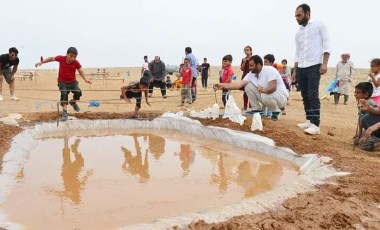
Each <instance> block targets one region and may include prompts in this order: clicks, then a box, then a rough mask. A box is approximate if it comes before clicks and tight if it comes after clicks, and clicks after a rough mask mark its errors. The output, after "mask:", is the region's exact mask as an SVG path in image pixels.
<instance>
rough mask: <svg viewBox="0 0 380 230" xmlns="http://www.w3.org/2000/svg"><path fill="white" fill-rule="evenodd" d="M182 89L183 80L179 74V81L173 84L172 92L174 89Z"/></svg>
mask: <svg viewBox="0 0 380 230" xmlns="http://www.w3.org/2000/svg"><path fill="white" fill-rule="evenodd" d="M180 88H182V78H181V74H177V80H175V81H174V82H173V85H172V88H171V90H173V89H175V90H178V89H180Z"/></svg>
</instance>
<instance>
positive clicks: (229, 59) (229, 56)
mask: <svg viewBox="0 0 380 230" xmlns="http://www.w3.org/2000/svg"><path fill="white" fill-rule="evenodd" d="M222 60H223V61H224V60H227V61H229V62H232V60H233V59H232V55H231V54H227V55H226V56H224V57H223V59H222Z"/></svg>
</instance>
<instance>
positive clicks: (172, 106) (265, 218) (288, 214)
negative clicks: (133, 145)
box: [0, 68, 380, 229]
mask: <svg viewBox="0 0 380 230" xmlns="http://www.w3.org/2000/svg"><path fill="white" fill-rule="evenodd" d="M106 71H107V72H109V73H110V75H112V76H116V77H115V78H116V80H107V81H106V80H104V79H102V78H99V79H94V81H93V84H92V85H91V86H89V85H86V84H85V83H84V82H83V81H82V80H81V79H79V82H80V86H81V88H82V90H83V91H84V92H83V97H82V100H81V103H80V104H79V105H80V106H81V112H80V113H74V112H73V110H72V109H71V108H69V113H70V115H72V116H75V117H77V118H78V119H113V118H130V117H131V116H132V113H131V112H132V111H133V109H134V104H126V103H125V102H123V101H120V100H119V99H118V98H119V94H120V92H119V89H120V86H121V85H122V84H123V79H124V77H123V76H125V78H126V82H127V81H130V80H135V79H138V77H139V71H140V69H139V68H110V69H106ZM127 71H129V77H128V76H127V74H126V73H127ZM217 71H218V70H217V69H216V68H213V69H212V76H211V77H210V82H211V83H213V82H216V79H217ZM235 71H236V73H237V75H238V76H240V75H241V74H240V71H238V70H237V68H235ZM85 72H86V73H96V72H97V69H86V70H85ZM118 73H119V75H118ZM365 73H367V70H359V71H357V72H356V74H355V80H354V82H353V83H352V86H354V85H355V84H356V83H357V82H360V81H363V80H365V79H366V76H365ZM333 74H334V69H330V70H329V72H328V74H327V75H325V76H323V77H322V80H321V88H320V89H321V93H320V94H321V95H323V93H324V88H325V87H326V85H327V84H328V83H329V81H330V80H331V79H332V78H333V77H332V76H333ZM38 75H39V76H38V77H37V81H31V80H29V79H26V80H22V81H21V80H20V79H17V80H16V94H17V96H18V97H20V99H21V100H20V101H18V102H15V101H10V99H9V92H8V90H7V88H6V87H7V85H3V88H4V95H5V100H4V101H1V102H0V113H1V115H0V116H6V115H7V114H8V113H22V114H23V118H22V119H21V120H20V124H21V127H14V126H8V125H0V129H1V135H0V162H1V161H2V158H3V156H4V154H5V153H6V151H7V149H8V148H9V144H10V142H11V141H12V138H13V137H14V136H15V135H17V134H18V133H19V132H20V131H21V130H22V129H23V128H26V127H30V126H32V125H33V124H35V123H37V122H42V121H55V120H56V119H57V112H56V111H57V106H56V104H57V99H59V92H58V90H57V86H56V80H55V75H56V71H55V70H39V71H38ZM173 78H174V77H173ZM200 85H201V83H200V82H199V81H198V86H200ZM199 88H200V87H199ZM351 92H352V95H351V96H350V100H349V105H347V106H343V105H342V104H343V98H341V104H340V105H338V106H335V105H333V99H332V98H330V100H323V101H322V112H321V113H322V123H321V135H318V136H309V135H306V134H304V133H303V131H302V130H300V129H299V128H297V127H296V124H297V123H300V122H303V121H304V119H305V118H304V112H303V106H302V100H301V96H300V94H299V92H291V98H290V105H289V106H288V107H287V109H286V110H287V115H284V116H281V118H280V120H279V121H277V122H275V121H271V120H268V119H264V120H263V123H264V131H263V132H258V134H260V135H263V136H267V137H270V138H272V139H273V140H274V141H275V142H276V143H277V145H278V146H286V147H289V148H291V149H293V150H294V151H295V152H297V153H299V154H306V153H318V154H320V155H324V156H328V157H331V158H332V159H333V161H332V164H333V165H334V167H336V168H337V169H339V170H342V171H347V172H351V173H352V174H351V175H349V176H344V177H336V178H331V179H329V180H328V183H327V184H325V185H322V186H318V187H317V191H316V192H310V193H307V194H300V195H299V196H298V197H297V198H293V199H289V200H287V201H286V202H285V203H284V204H282V205H281V206H280V207H278V209H277V210H268V212H266V213H263V214H260V215H245V216H239V217H235V218H232V219H230V220H228V221H226V222H223V223H215V224H206V223H205V222H203V221H199V222H196V223H193V224H191V225H190V226H189V228H190V229H380V176H379V175H380V155H379V153H378V152H375V153H370V152H364V151H362V150H360V149H358V148H356V149H355V150H353V146H352V140H351V139H352V137H353V136H354V134H355V130H356V123H357V115H356V114H357V109H356V102H355V99H354V97H353V87H352V90H351ZM233 96H234V97H235V100H236V101H237V103H238V105H239V106H240V107H242V92H241V91H235V92H233ZM92 100H96V101H99V102H100V103H101V106H99V107H87V103H88V102H89V101H92ZM217 100H218V102H219V104H220V105H221V93H220V92H218V93H217ZM150 101H151V104H152V106H151V107H148V106H146V104H143V105H142V106H143V108H142V111H141V116H142V117H143V118H154V117H156V116H158V115H160V114H162V113H163V112H165V111H171V112H177V111H180V110H181V109H182V108H180V107H178V105H179V101H180V96H179V92H178V91H168V98H167V99H163V98H162V97H161V96H160V92H159V91H158V90H156V91H155V92H154V96H153V98H151V99H150ZM213 103H215V97H214V92H213V90H212V89H211V88H209V89H207V90H206V91H203V90H199V97H198V99H197V101H196V102H195V103H194V104H193V106H192V108H193V109H195V110H197V111H199V110H200V109H204V108H206V107H208V106H211V105H212V104H213ZM185 109H187V108H185ZM199 120H200V121H201V122H202V123H203V124H204V125H213V126H221V127H228V128H231V129H236V130H242V131H247V132H251V131H250V124H251V119H250V118H249V119H248V120H247V121H246V122H245V123H244V124H243V125H242V126H240V125H239V124H236V123H232V122H230V121H228V120H225V119H222V118H219V119H216V120H211V119H199ZM0 167H1V164H0Z"/></svg>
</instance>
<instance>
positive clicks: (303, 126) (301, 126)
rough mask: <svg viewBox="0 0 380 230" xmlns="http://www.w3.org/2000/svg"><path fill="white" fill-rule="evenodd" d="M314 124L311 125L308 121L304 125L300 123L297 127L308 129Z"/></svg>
mask: <svg viewBox="0 0 380 230" xmlns="http://www.w3.org/2000/svg"><path fill="white" fill-rule="evenodd" d="M311 125H312V124H311V123H310V120H307V121H306V122H304V123H299V124H298V125H297V126H298V127H299V128H301V129H307V128H309V127H310V126H311Z"/></svg>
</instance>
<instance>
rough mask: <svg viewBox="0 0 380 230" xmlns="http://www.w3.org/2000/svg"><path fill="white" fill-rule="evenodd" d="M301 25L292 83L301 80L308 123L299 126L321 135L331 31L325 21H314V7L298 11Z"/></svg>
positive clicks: (301, 6) (296, 38)
mask: <svg viewBox="0 0 380 230" xmlns="http://www.w3.org/2000/svg"><path fill="white" fill-rule="evenodd" d="M295 17H296V20H297V22H298V24H299V25H300V26H301V27H300V28H299V30H298V32H297V34H296V36H295V41H296V57H295V63H294V73H293V75H292V81H295V79H296V77H297V81H298V85H299V87H300V89H301V95H302V99H303V105H304V110H305V113H306V122H304V123H300V124H298V125H297V126H298V127H300V128H302V129H304V131H305V133H307V134H310V135H317V134H320V129H319V124H320V109H321V103H320V101H319V81H320V79H321V75H323V74H325V73H326V72H327V63H328V60H329V57H330V46H329V38H328V33H327V29H326V27H325V26H324V24H323V23H322V22H319V21H312V20H310V7H309V6H308V5H307V4H302V5H299V6H298V7H297V9H296V12H295Z"/></svg>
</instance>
